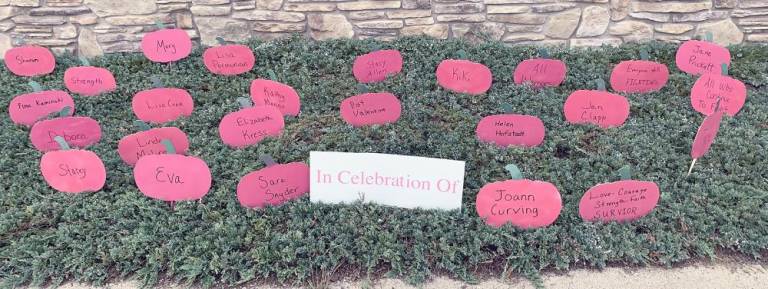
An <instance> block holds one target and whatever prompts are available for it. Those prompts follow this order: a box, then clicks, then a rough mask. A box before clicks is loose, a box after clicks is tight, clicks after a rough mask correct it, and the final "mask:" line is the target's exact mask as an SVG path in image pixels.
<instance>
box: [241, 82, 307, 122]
mask: <svg viewBox="0 0 768 289" xmlns="http://www.w3.org/2000/svg"><path fill="white" fill-rule="evenodd" d="M251 100H253V104H254V105H256V106H263V105H267V106H273V107H275V108H277V109H279V110H280V112H281V113H282V114H283V115H292V116H297V115H299V112H300V111H301V100H300V99H299V94H298V93H297V92H296V90H294V89H293V87H291V86H289V85H287V84H283V83H280V82H277V81H274V80H269V79H256V80H254V81H252V82H251Z"/></svg>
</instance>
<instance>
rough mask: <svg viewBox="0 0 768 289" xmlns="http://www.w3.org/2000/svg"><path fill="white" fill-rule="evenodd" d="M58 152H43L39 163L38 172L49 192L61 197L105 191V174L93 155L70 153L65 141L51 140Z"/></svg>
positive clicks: (86, 152) (78, 152)
mask: <svg viewBox="0 0 768 289" xmlns="http://www.w3.org/2000/svg"><path fill="white" fill-rule="evenodd" d="M54 140H55V141H56V143H57V145H59V146H60V149H59V150H55V151H49V152H46V153H45V154H44V155H43V157H42V158H41V159H40V172H41V173H42V175H43V178H44V179H45V182H46V183H48V185H50V186H51V187H52V188H54V189H56V190H57V191H60V192H64V193H71V194H77V193H83V192H95V191H98V190H101V188H102V187H104V183H105V181H106V178H107V171H106V168H105V167H104V163H103V162H102V161H101V158H99V156H98V155H96V154H95V153H93V152H92V151H87V150H77V149H70V147H69V145H68V144H67V142H66V141H65V140H64V138H62V137H60V136H56V137H55V138H54Z"/></svg>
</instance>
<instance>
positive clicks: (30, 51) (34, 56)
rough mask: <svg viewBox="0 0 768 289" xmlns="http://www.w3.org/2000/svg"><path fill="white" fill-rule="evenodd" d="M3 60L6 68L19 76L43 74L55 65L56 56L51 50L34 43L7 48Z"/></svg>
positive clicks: (50, 70)
mask: <svg viewBox="0 0 768 289" xmlns="http://www.w3.org/2000/svg"><path fill="white" fill-rule="evenodd" d="M4 60H5V66H6V67H8V70H10V71H11V72H12V73H13V74H16V75H19V76H38V75H45V74H48V73H51V72H53V69H54V68H55V67H56V58H54V57H53V53H51V50H49V49H48V48H45V47H42V46H36V45H25V46H20V47H14V48H11V49H8V50H7V51H6V52H5V56H4Z"/></svg>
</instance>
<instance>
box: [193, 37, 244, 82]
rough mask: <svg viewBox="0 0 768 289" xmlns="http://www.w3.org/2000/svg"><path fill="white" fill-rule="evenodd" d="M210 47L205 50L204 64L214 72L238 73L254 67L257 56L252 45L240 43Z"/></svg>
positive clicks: (223, 73) (221, 73)
mask: <svg viewBox="0 0 768 289" xmlns="http://www.w3.org/2000/svg"><path fill="white" fill-rule="evenodd" d="M220 43H222V45H221V46H214V47H210V48H208V49H206V50H205V52H203V64H205V68H207V69H208V71H210V72H211V73H213V74H220V75H238V74H241V73H245V72H248V71H250V70H251V69H253V65H254V63H256V57H255V56H254V55H253V51H252V50H251V48H250V47H248V46H245V45H240V44H230V45H226V44H224V43H223V39H222V40H221V41H220Z"/></svg>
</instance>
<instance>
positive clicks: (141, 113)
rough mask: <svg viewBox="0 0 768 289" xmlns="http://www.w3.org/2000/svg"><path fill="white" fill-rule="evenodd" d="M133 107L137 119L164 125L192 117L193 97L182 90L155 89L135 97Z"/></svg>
mask: <svg viewBox="0 0 768 289" xmlns="http://www.w3.org/2000/svg"><path fill="white" fill-rule="evenodd" d="M131 107H132V108H133V113H134V114H135V115H136V118H138V119H140V120H142V121H146V122H150V123H164V122H169V121H173V120H176V119H177V118H179V117H182V116H190V115H192V111H193V110H194V108H195V103H194V101H193V100H192V95H190V94H189V92H187V91H186V90H184V89H181V88H167V87H161V88H153V89H148V90H142V91H139V93H137V94H136V95H134V96H133V100H132V101H131Z"/></svg>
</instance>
